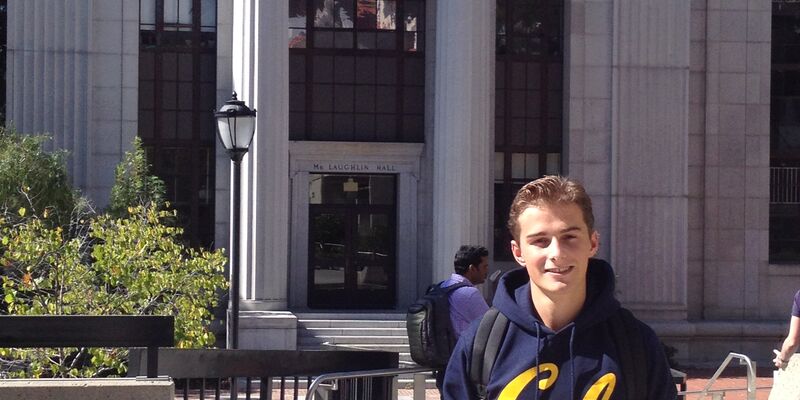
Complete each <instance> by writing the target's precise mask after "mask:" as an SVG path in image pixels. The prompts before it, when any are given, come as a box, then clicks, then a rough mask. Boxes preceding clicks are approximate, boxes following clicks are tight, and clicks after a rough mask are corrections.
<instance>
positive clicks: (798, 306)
mask: <svg viewBox="0 0 800 400" xmlns="http://www.w3.org/2000/svg"><path fill="white" fill-rule="evenodd" d="M450 304H452V303H450ZM451 307H452V306H451ZM451 315H452V314H451ZM792 316H793V317H800V290H798V291H797V293H795V295H794V304H792Z"/></svg>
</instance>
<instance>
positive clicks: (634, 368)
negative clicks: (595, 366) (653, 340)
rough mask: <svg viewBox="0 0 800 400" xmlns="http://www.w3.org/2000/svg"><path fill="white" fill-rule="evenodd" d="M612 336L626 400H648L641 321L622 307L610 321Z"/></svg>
mask: <svg viewBox="0 0 800 400" xmlns="http://www.w3.org/2000/svg"><path fill="white" fill-rule="evenodd" d="M609 326H610V328H611V336H612V337H613V340H614V344H615V345H616V347H617V352H618V356H619V364H620V369H621V370H622V382H623V384H624V387H625V398H626V399H644V398H647V359H646V355H645V351H646V349H645V345H644V337H642V332H641V330H640V329H639V321H638V320H637V319H636V317H634V316H633V313H631V312H630V311H629V310H627V309H625V308H622V307H620V308H619V310H618V311H617V312H615V313H614V314H613V315H612V316H611V318H610V319H609Z"/></svg>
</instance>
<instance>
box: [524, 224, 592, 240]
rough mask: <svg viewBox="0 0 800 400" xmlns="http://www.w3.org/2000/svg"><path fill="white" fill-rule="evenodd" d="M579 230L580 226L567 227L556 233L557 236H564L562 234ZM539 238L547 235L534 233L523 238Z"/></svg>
mask: <svg viewBox="0 0 800 400" xmlns="http://www.w3.org/2000/svg"><path fill="white" fill-rule="evenodd" d="M580 230H581V227H580V226H568V227H566V228H564V229H562V230H560V231H558V233H559V234H564V233H570V232H575V231H578V232H580ZM539 236H547V233H546V232H534V233H531V234H530V235H526V236H525V237H526V238H535V237H539Z"/></svg>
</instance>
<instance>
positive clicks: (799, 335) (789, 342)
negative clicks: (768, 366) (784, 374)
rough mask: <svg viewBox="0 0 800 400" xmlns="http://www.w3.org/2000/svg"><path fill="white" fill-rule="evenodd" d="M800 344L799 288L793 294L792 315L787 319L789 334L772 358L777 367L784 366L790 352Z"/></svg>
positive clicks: (789, 356) (790, 355) (790, 356)
mask: <svg viewBox="0 0 800 400" xmlns="http://www.w3.org/2000/svg"><path fill="white" fill-rule="evenodd" d="M798 346H800V290H798V291H797V293H795V295H794V303H792V317H791V319H790V320H789V334H788V335H786V339H784V341H783V346H782V347H781V351H779V352H776V353H777V354H775V359H773V360H772V362H773V363H775V367H777V368H786V364H788V363H789V359H790V358H792V354H794V352H795V351H797V347H798Z"/></svg>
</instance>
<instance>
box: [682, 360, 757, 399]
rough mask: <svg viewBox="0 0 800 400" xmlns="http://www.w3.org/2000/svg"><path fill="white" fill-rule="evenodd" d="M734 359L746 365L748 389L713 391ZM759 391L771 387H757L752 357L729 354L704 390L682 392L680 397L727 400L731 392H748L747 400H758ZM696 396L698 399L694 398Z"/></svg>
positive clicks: (754, 364)
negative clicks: (713, 387)
mask: <svg viewBox="0 0 800 400" xmlns="http://www.w3.org/2000/svg"><path fill="white" fill-rule="evenodd" d="M733 359H738V360H739V365H745V366H746V368H747V387H745V388H726V389H711V387H712V386H713V385H714V383H716V381H717V379H718V378H719V376H720V375H721V374H722V371H724V370H725V368H727V367H728V364H730V362H731V361H732V360H733ZM759 389H770V387H756V363H755V362H754V361H752V360H750V357H748V356H746V355H744V354H739V353H734V352H731V353H728V356H727V357H725V360H724V361H723V362H722V364H720V366H719V368H717V371H716V372H714V375H712V376H711V379H709V380H708V382H706V385H705V387H703V389H702V390H696V391H682V392H678V395H679V396H684V397H685V398H695V399H705V398H707V397H708V396H711V398H712V399H713V400H722V399H724V398H725V395H726V394H727V393H730V392H742V391H746V392H747V393H746V396H747V400H756V391H757V390H759ZM694 396H696V397H694Z"/></svg>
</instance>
